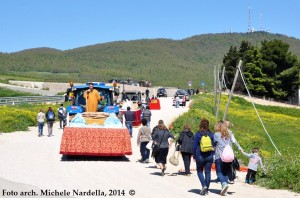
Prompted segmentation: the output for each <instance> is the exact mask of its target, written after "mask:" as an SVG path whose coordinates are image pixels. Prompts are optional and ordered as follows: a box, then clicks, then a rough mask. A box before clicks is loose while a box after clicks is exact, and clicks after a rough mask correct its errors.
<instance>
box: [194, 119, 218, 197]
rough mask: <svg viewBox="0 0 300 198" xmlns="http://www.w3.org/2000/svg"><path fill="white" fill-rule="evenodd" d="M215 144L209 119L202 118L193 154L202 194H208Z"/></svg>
mask: <svg viewBox="0 0 300 198" xmlns="http://www.w3.org/2000/svg"><path fill="white" fill-rule="evenodd" d="M213 145H214V135H213V133H212V132H211V131H210V130H209V121H208V120H207V119H205V118H202V120H201V122H200V125H199V131H198V132H197V133H196V135H195V141H194V145H193V154H194V158H195V160H196V165H197V175H198V178H199V180H200V183H201V186H202V190H201V192H200V195H207V194H208V189H209V185H210V180H211V166H212V163H213V156H214V151H213ZM203 170H204V172H205V177H204V175H203Z"/></svg>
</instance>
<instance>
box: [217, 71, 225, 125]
mask: <svg viewBox="0 0 300 198" xmlns="http://www.w3.org/2000/svg"><path fill="white" fill-rule="evenodd" d="M219 69H220V68H219ZM219 69H218V73H219V71H220V70H219ZM224 73H225V67H223V70H222V78H221V80H220V79H219V81H218V82H219V92H220V93H219V99H218V107H217V113H216V121H218V119H219V109H220V102H221V97H222V88H223V86H222V83H223V81H224Z"/></svg>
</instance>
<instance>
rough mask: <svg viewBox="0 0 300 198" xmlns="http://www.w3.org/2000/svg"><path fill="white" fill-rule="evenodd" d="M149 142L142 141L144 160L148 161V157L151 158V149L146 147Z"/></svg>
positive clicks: (141, 149)
mask: <svg viewBox="0 0 300 198" xmlns="http://www.w3.org/2000/svg"><path fill="white" fill-rule="evenodd" d="M147 144H148V142H141V147H140V151H141V155H142V161H146V160H147V159H149V155H150V150H149V149H147V148H146V145H147Z"/></svg>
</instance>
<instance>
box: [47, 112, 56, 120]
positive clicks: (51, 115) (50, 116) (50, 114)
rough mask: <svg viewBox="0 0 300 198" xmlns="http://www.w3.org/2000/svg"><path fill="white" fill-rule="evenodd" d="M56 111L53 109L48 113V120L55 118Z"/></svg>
mask: <svg viewBox="0 0 300 198" xmlns="http://www.w3.org/2000/svg"><path fill="white" fill-rule="evenodd" d="M54 116H55V115H54V112H53V111H49V112H48V114H47V120H54Z"/></svg>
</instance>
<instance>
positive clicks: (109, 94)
mask: <svg viewBox="0 0 300 198" xmlns="http://www.w3.org/2000/svg"><path fill="white" fill-rule="evenodd" d="M93 85H94V89H96V90H97V91H98V92H99V93H100V96H101V97H102V98H103V99H102V100H101V101H100V102H99V104H98V111H99V112H107V113H115V114H118V113H119V107H118V106H117V105H114V103H113V87H111V86H107V85H105V83H103V82H93ZM72 89H73V91H72V95H73V97H72V100H71V102H72V105H70V106H68V107H67V111H68V113H69V114H71V115H72V114H76V113H83V112H84V111H85V109H86V100H85V98H84V97H83V94H84V92H85V91H86V90H88V89H89V82H88V83H86V84H83V85H78V86H73V87H72Z"/></svg>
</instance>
